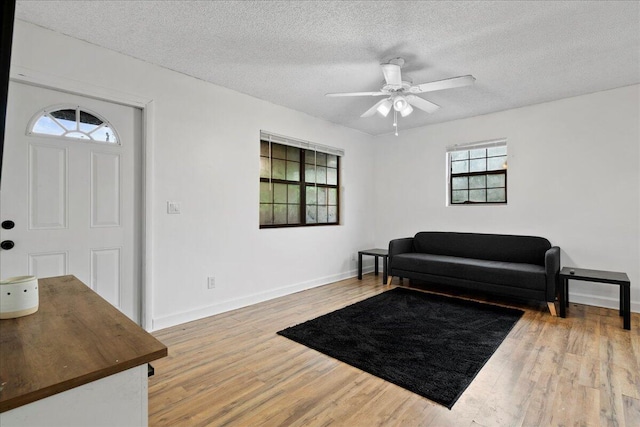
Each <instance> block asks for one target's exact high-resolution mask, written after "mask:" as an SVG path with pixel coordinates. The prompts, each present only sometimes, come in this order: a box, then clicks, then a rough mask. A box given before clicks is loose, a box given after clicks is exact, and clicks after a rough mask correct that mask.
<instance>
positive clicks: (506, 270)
mask: <svg viewBox="0 0 640 427" xmlns="http://www.w3.org/2000/svg"><path fill="white" fill-rule="evenodd" d="M393 269H394V271H398V270H404V271H414V272H419V273H424V274H431V275H434V276H446V277H452V278H457V279H466V280H473V281H476V282H486V283H495V284H499V285H509V286H515V287H520V288H526V289H537V290H544V289H546V276H545V269H544V267H542V266H539V265H534V264H524V263H513V262H504V261H490V260H480V259H471V258H461V257H453V256H447V255H431V254H421V253H416V252H413V253H404V254H399V255H396V256H394V257H393Z"/></svg>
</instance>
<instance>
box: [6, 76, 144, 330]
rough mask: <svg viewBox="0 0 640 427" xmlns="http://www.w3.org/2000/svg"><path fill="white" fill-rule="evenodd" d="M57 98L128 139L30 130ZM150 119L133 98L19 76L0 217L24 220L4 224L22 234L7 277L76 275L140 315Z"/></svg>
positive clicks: (12, 236) (15, 237)
mask: <svg viewBox="0 0 640 427" xmlns="http://www.w3.org/2000/svg"><path fill="white" fill-rule="evenodd" d="M54 105H61V106H64V108H65V109H67V111H73V109H75V108H77V106H80V108H81V109H83V108H84V109H87V110H89V111H90V112H93V113H97V114H98V115H99V116H101V117H102V118H104V119H106V120H107V121H108V124H109V126H110V127H109V128H108V130H109V131H110V132H111V133H112V134H113V130H115V131H116V132H117V137H118V138H117V140H118V143H117V144H113V143H108V142H95V141H91V140H89V139H77V138H69V137H61V136H47V135H39V134H36V133H30V132H29V129H28V126H29V123H31V121H32V119H33V118H34V116H35V115H36V114H39V112H42V111H43V109H45V108H48V107H50V106H54ZM81 116H82V115H78V117H81ZM61 120H62V119H61ZM64 120H65V123H67V124H68V123H73V122H72V121H70V119H69V116H68V113H67V115H66V116H64ZM54 125H55V123H54ZM141 125H142V114H141V111H140V110H139V109H136V108H133V107H127V106H123V105H119V104H113V103H109V102H105V101H99V100H95V99H91V98H85V97H81V96H77V95H72V94H68V93H64V92H59V91H55V90H50V89H44V88H39V87H35V86H29V85H24V84H20V83H14V82H11V83H10V85H9V101H8V105H7V127H6V134H5V149H4V164H3V176H2V180H3V182H2V189H1V192H0V220H2V221H4V220H12V221H14V222H15V224H16V225H15V227H14V228H13V229H11V230H0V238H1V240H12V241H14V242H15V246H14V247H13V248H12V249H10V250H0V276H1V277H2V278H7V277H11V276H22V275H35V276H37V277H41V278H42V277H50V276H58V275H64V274H73V275H74V276H76V277H78V278H79V279H80V280H82V281H83V282H84V283H86V284H87V285H88V286H91V288H92V289H94V290H95V291H96V292H98V294H100V295H101V296H102V297H103V298H105V299H106V300H107V301H109V302H110V303H111V304H113V305H114V306H116V307H117V308H119V309H120V310H121V311H122V312H123V313H125V314H126V315H128V316H129V317H130V318H132V319H133V320H134V321H136V322H139V320H140V319H139V317H140V304H141V299H140V292H141V291H140V283H141V280H140V277H141V268H140V259H141V257H140V241H141V239H140V230H141V228H140V227H141V226H140V224H141V220H140V217H139V212H141V206H140V202H139V199H140V197H136V195H139V194H141V178H140V177H141V166H140V159H141V155H140V153H141V135H142V132H141V129H142V128H141ZM56 126H57V125H56ZM94 128H95V126H94ZM114 136H115V135H114ZM110 140H111V141H113V138H112V137H111V138H110ZM137 199H138V200H137Z"/></svg>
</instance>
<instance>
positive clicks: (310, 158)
mask: <svg viewBox="0 0 640 427" xmlns="http://www.w3.org/2000/svg"><path fill="white" fill-rule="evenodd" d="M304 162H305V163H307V164H309V165H315V164H316V163H317V161H316V152H315V151H313V150H304Z"/></svg>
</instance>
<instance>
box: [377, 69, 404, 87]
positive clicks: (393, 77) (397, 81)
mask: <svg viewBox="0 0 640 427" xmlns="http://www.w3.org/2000/svg"><path fill="white" fill-rule="evenodd" d="M380 66H381V67H382V74H384V79H385V81H386V82H387V84H388V85H391V86H394V87H397V88H401V87H402V73H401V71H400V66H399V65H396V64H380Z"/></svg>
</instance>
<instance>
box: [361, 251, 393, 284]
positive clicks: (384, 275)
mask: <svg viewBox="0 0 640 427" xmlns="http://www.w3.org/2000/svg"><path fill="white" fill-rule="evenodd" d="M362 255H371V256H373V257H375V258H376V264H375V270H374V272H375V274H376V276H377V275H378V258H379V257H382V283H387V260H388V258H389V251H388V250H387V249H365V250H363V251H358V280H362Z"/></svg>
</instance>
